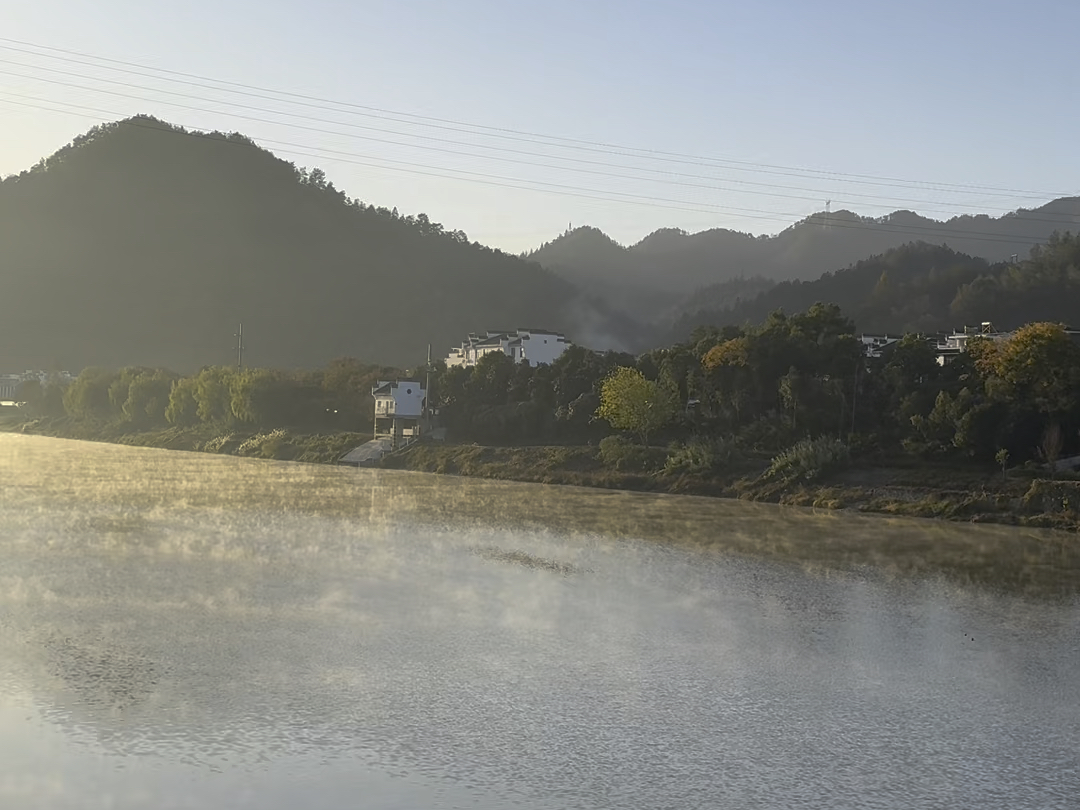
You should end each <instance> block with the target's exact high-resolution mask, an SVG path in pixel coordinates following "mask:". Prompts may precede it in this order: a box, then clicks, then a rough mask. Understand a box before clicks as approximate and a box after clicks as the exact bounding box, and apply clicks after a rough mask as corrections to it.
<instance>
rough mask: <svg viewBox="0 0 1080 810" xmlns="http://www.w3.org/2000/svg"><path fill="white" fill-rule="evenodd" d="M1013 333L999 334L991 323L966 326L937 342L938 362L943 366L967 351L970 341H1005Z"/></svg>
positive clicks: (984, 322) (985, 322)
mask: <svg viewBox="0 0 1080 810" xmlns="http://www.w3.org/2000/svg"><path fill="white" fill-rule="evenodd" d="M1012 334H1013V333H1012V332H999V331H998V330H996V329H995V328H994V325H993V324H992V323H990V321H983V322H982V323H981V324H979V326H977V327H975V326H965V327H963V328H962V329H957V330H954V331H953V332H952V334H949V335H944V336H942V337H941V338H939V339H938V342H937V346H936V348H937V361H938V365H939V366H943V365H945V364H946V363H948V362H949V361H950V360H952V359H953V358H955V357H956V356H957V355H961V354H963V353H964V352H966V351H967V346H968V341H970V340H971V339H972V338H986V339H988V340H1005V339H1007V338H1010V337H1012Z"/></svg>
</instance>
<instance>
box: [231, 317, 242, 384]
mask: <svg viewBox="0 0 1080 810" xmlns="http://www.w3.org/2000/svg"><path fill="white" fill-rule="evenodd" d="M233 337H234V338H236V373H237V374H239V373H240V371H241V370H242V369H243V367H244V324H242V323H241V324H240V329H239V330H238V331H237V333H236V334H235V335H233Z"/></svg>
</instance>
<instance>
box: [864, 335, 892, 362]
mask: <svg viewBox="0 0 1080 810" xmlns="http://www.w3.org/2000/svg"><path fill="white" fill-rule="evenodd" d="M859 340H861V341H862V345H863V351H865V352H866V356H867V357H881V351H882V349H884V348H885V347H886V346H891V345H892V344H893V343H896V342H897V341H898V340H900V338H898V337H894V336H892V335H860V336H859Z"/></svg>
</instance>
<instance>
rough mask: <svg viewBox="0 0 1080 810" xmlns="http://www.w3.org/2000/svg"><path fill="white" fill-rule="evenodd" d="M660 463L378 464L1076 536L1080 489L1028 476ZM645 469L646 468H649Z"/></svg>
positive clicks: (581, 456)
mask: <svg viewBox="0 0 1080 810" xmlns="http://www.w3.org/2000/svg"><path fill="white" fill-rule="evenodd" d="M662 458H663V453H662V452H661V453H660V454H658V458H657V459H654V460H653V461H652V464H651V469H649V468H646V469H643V470H641V471H633V472H630V471H623V470H618V469H612V468H611V467H610V466H608V465H606V464H605V463H604V462H603V460H602V458H601V454H600V452H599V451H598V449H597V448H596V447H589V446H584V447H583V446H569V447H544V446H541V447H484V446H477V445H436V444H420V445H415V446H413V447H410V448H406V449H405V450H403V451H401V452H399V453H395V454H394V455H392V456H389V457H387V458H385V459H384V460H383V462H382V464H381V465H380V466H382V467H386V468H390V469H399V470H415V471H420V472H433V473H445V474H453V475H466V476H477V477H481V478H493V479H504V480H512V481H532V482H538V483H545V484H572V485H577V486H591V487H601V488H607V489H627V490H634V491H640V492H657V493H668V494H681V495H706V496H712V497H721V498H738V499H740V500H747V501H758V502H765V503H777V504H783V505H787V506H804V507H815V508H819V509H846V510H851V511H857V512H872V513H881V514H887V515H897V516H906V517H924V518H937V519H944V520H952V521H965V522H972V523H999V524H1005V525H1014V526H1035V527H1040V528H1053V529H1064V530H1069V531H1077V530H1080V512H1078V509H1077V507H1078V506H1080V480H1076V479H1075V477H1072V476H1070V478H1069V479H1068V480H1061V479H1060V478H1059V479H1058V480H1049V479H1047V478H1040V477H1036V475H1035V474H1034V473H1033V472H1032V471H1029V470H1014V471H1011V472H1010V474H1009V476H1008V477H1006V478H1003V477H1002V475H1001V473H1000V471H999V472H997V473H991V472H989V471H986V470H981V469H979V468H977V467H968V466H959V465H956V464H934V463H931V462H925V461H921V460H918V459H914V458H911V457H896V458H878V459H871V460H864V461H861V462H860V461H855V462H853V463H852V465H851V466H850V467H848V468H847V469H843V470H840V471H837V472H835V473H833V474H831V475H824V476H822V477H821V479H820V480H817V481H814V482H790V481H789V482H784V481H772V480H768V479H765V478H763V474H764V473H765V471H766V469H767V468H768V466H769V462H768V460H767V459H764V458H756V459H755V458H744V459H740V460H738V461H735V462H733V463H730V464H728V465H727V466H726V467H724V468H723V469H721V470H716V471H709V472H707V473H702V472H697V473H695V472H668V471H665V470H664V468H663V462H662ZM646 464H647V465H648V464H649V460H648V459H646Z"/></svg>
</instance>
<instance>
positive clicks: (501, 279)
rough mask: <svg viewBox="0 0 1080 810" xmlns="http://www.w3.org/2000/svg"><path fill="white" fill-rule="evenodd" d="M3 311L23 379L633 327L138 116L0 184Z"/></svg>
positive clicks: (246, 153) (322, 186) (271, 168)
mask: <svg viewBox="0 0 1080 810" xmlns="http://www.w3.org/2000/svg"><path fill="white" fill-rule="evenodd" d="M0 301H2V302H3V307H2V312H0V368H7V369H16V370H21V369H23V368H30V367H53V366H56V365H61V366H63V367H65V368H72V369H78V368H80V367H83V366H85V365H90V364H101V365H108V366H119V365H128V364H147V365H164V366H169V367H172V368H175V369H177V370H185V369H193V368H198V367H200V366H203V365H209V364H219V363H229V362H232V361H233V358H234V357H235V348H234V347H235V343H236V342H235V339H234V337H233V335H234V333H235V332H236V328H237V324H238V323H240V322H243V325H244V336H245V342H246V344H247V351H246V355H245V359H246V360H249V361H250V363H251V364H253V365H267V366H269V365H274V366H314V365H320V364H322V363H325V362H327V361H328V360H330V359H332V358H333V357H337V356H345V355H348V356H354V357H358V358H360V359H363V360H368V361H373V362H382V363H387V364H401V365H406V364H414V363H416V362H418V361H422V359H423V357H424V355H425V352H426V346H427V344H428V343H429V342H430V343H431V344H432V345H433V352H434V354H435V356H436V357H439V356H443V355H444V353H445V352H446V351H447V349H449V347H450V346H451V345H452V344H453V343H454V342H455V341H460V340H461V339H462V338H463V337H464V336H465V335H466V334H467V333H468V332H470V331H476V330H482V329H487V328H507V327H513V326H517V325H522V326H533V327H551V328H556V329H562V330H564V331H566V332H567V333H568V336H569V337H570V338H571V339H574V338H575V335H574V327H575V324H576V322H577V321H578V320H580V319H584V321H586V322H587V323H588V326H589V328H590V330H591V334H592V335H594V336H598V337H599V338H600V339H605V340H609V341H611V342H612V343H616V344H618V343H620V342H624V341H621V340H620V337H621V338H626V337H627V335H626V334H625V333H627V332H628V331H631V330H629V329H628V327H627V326H626V324H625V322H624V323H622V324H621V325H620V324H618V323H615V322H614V321H613V319H612V318H610V317H609V316H608V314H607V313H606V312H605V311H603V308H602V307H601V308H598V307H597V306H594V305H592V304H590V303H589V302H588V301H586V300H584V299H583V298H582V296H581V295H580V293H579V292H578V290H577V289H576V288H575V287H574V285H572V284H571V283H569V282H567V281H565V280H563V279H561V278H559V277H557V276H555V275H554V274H552V273H550V272H548V271H546V270H544V269H543V268H541V267H540V266H539V265H538V264H536V263H534V262H529V261H525V260H522V259H520V258H516V257H511V256H508V255H506V254H503V253H501V252H498V251H494V250H491V249H488V248H485V247H482V246H480V245H478V244H470V243H469V242H468V241H467V239H466V238H465V235H464V234H462V233H458V232H447V231H445V230H444V229H443V228H442V226H441V225H438V224H437V223H432V222H430V221H429V220H428V218H427V217H426V216H424V215H422V214H421V215H419V216H417V217H401V216H399V215H398V214H397V212H396V211H388V210H386V209H382V208H375V207H371V206H365V205H363V204H361V203H359V202H357V201H353V200H349V199H348V198H347V197H346V196H345V195H344V194H343V193H341V192H340V191H338V190H337V189H335V188H334V186H333V184H332V183H329V182H327V181H326V178H325V175H323V173H322V172H321V171H319V170H313V171H311V172H306V171H304V170H298V169H297V168H296V167H294V166H293V165H292V164H291V163H288V162H286V161H283V160H281V159H279V158H276V157H274V156H273V155H272V154H271V153H269V152H267V151H265V150H263V149H261V148H259V147H257V146H256V145H255V144H254V143H252V142H251V141H249V140H248V139H246V138H244V137H242V136H240V135H235V134H234V135H225V134H222V133H211V134H202V133H194V132H187V131H185V130H183V129H181V128H179V127H174V126H171V125H169V124H166V123H163V122H161V121H157V120H155V119H152V118H145V117H138V118H133V119H128V120H126V121H122V122H117V123H114V124H108V125H104V126H101V127H95V128H94V129H93V130H91V131H90V132H89V133H87V134H86V135H83V136H80V137H79V138H77V139H76V140H75V141H74V142H73V143H72V144H71V145H70V146H68V147H65V148H63V149H61V150H60V151H59V152H57V153H56V154H55V155H53V156H52V157H50V158H48V159H46V160H43V161H42V162H41V163H39V164H38V165H37V166H35V167H34V168H33V169H31V170H28V171H26V172H23V173H22V174H21V175H18V176H15V177H9V178H7V179H5V180H4V181H3V182H0ZM620 329H621V330H622V334H621V335H620V333H619V330H620ZM599 348H604V347H603V346H600V347H599Z"/></svg>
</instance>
